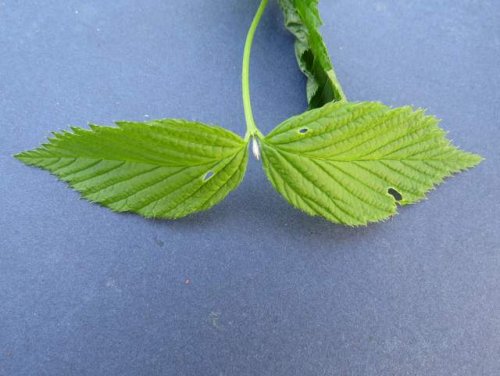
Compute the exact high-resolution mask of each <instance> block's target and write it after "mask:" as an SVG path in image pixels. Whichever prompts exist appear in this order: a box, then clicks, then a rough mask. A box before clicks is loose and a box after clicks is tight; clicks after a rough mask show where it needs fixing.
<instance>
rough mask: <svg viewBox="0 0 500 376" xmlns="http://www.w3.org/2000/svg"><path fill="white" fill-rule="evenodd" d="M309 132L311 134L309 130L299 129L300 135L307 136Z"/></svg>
mask: <svg viewBox="0 0 500 376" xmlns="http://www.w3.org/2000/svg"><path fill="white" fill-rule="evenodd" d="M307 132H309V128H301V129H299V133H300V134H306V133H307Z"/></svg>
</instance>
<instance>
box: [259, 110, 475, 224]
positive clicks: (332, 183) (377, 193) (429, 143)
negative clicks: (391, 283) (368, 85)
mask: <svg viewBox="0 0 500 376" xmlns="http://www.w3.org/2000/svg"><path fill="white" fill-rule="evenodd" d="M261 144H262V159H263V164H264V168H265V171H266V174H267V176H268V178H269V180H270V181H271V183H272V184H273V186H274V187H275V188H276V190H277V191H278V192H279V193H281V195H283V196H284V197H285V199H286V200H287V201H288V202H289V203H290V204H292V205H293V206H295V207H297V208H299V209H301V210H303V211H305V212H306V213H308V214H311V215H320V216H323V217H324V218H326V219H328V220H330V221H332V222H335V223H342V224H346V225H351V226H357V225H365V224H367V223H369V222H374V221H379V220H382V219H385V218H388V217H389V216H391V215H393V214H395V213H396V208H397V202H399V203H400V204H402V205H406V204H412V203H414V202H417V201H419V200H421V199H422V198H424V197H425V194H426V192H427V191H429V190H430V189H431V188H432V187H433V186H434V185H436V184H438V183H440V182H441V181H442V180H443V178H444V177H447V176H449V175H451V174H453V173H456V172H458V171H461V170H465V169H467V168H470V167H472V166H474V165H476V164H478V163H479V162H480V161H481V157H479V156H477V155H474V154H470V153H466V152H463V151H460V150H459V149H457V148H456V147H454V146H453V145H451V144H450V142H449V141H448V140H447V139H446V137H445V132H444V131H443V130H442V129H440V128H439V127H438V120H437V119H436V118H434V117H432V116H427V115H425V114H424V112H423V111H422V110H417V111H414V110H413V109H412V108H410V107H402V108H396V109H391V108H390V107H388V106H385V105H383V104H381V103H376V102H361V103H342V102H340V103H330V104H327V105H325V106H324V107H322V108H320V109H316V110H312V111H309V112H306V113H304V114H302V115H299V116H296V117H293V118H291V119H288V120H286V121H285V122H283V123H282V124H280V125H279V126H278V127H277V128H275V129H274V130H273V131H272V132H271V133H270V134H269V135H268V136H266V137H265V138H264V139H262V141H261ZM398 200H399V201H398Z"/></svg>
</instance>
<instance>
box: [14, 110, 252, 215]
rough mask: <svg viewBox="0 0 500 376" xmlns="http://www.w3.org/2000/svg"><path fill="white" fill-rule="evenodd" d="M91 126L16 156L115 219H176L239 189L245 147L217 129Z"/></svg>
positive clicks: (174, 123) (169, 123)
mask: <svg viewBox="0 0 500 376" xmlns="http://www.w3.org/2000/svg"><path fill="white" fill-rule="evenodd" d="M117 125H118V127H102V126H96V125H91V126H90V130H85V129H81V128H73V129H72V130H73V133H71V132H62V133H55V134H54V138H52V139H50V140H49V142H48V143H47V144H44V145H42V146H41V147H39V148H38V149H35V150H32V151H27V152H23V153H20V154H18V155H17V156H16V157H17V158H18V159H20V160H21V161H23V162H24V163H26V164H28V165H33V166H37V167H41V168H44V169H46V170H49V171H51V172H52V173H54V174H55V175H57V176H58V177H59V178H60V179H62V180H64V181H66V182H68V183H69V184H70V185H71V186H72V187H73V188H75V189H76V190H77V191H79V192H81V193H82V195H83V196H84V197H85V198H87V199H88V200H90V201H94V202H98V203H100V204H102V205H104V206H107V207H109V208H111V209H112V210H115V211H117V212H126V211H130V212H135V213H138V214H141V215H143V216H145V217H154V218H179V217H183V216H185V215H188V214H190V213H194V212H197V211H201V210H206V209H208V208H210V207H212V206H213V205H215V204H217V203H219V202H220V201H221V200H222V199H224V197H225V196H226V195H227V194H228V193H229V192H230V191H232V190H233V189H235V188H236V187H237V186H238V184H239V183H240V182H241V180H242V178H243V176H244V173H245V169H246V162H247V158H248V152H247V147H246V142H244V141H243V140H242V139H241V138H240V137H239V136H237V135H235V134H234V133H232V132H230V131H228V130H225V129H223V128H219V127H213V126H208V125H204V124H200V123H195V122H188V121H183V120H157V121H152V122H148V123H137V122H119V123H117Z"/></svg>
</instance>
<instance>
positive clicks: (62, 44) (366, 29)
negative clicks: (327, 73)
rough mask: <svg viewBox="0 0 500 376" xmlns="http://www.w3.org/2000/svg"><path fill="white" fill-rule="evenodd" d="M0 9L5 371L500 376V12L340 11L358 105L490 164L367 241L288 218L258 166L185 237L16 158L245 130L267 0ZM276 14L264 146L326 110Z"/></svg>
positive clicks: (262, 103) (269, 20) (334, 5)
mask: <svg viewBox="0 0 500 376" xmlns="http://www.w3.org/2000/svg"><path fill="white" fill-rule="evenodd" d="M178 4H180V2H178V1H173V0H168V1H160V0H154V1H153V0H151V1H142V0H120V1H112V2H111V1H98V0H92V1H83V0H81V1H76V0H69V1H68V0H47V1H43V2H42V1H35V0H24V1H22V2H21V1H13V0H4V1H0V45H1V46H2V57H1V58H0V119H1V120H0V129H1V132H0V250H1V252H0V375H2V376H3V375H9V376H10V375H50V376H58V375H207V376H211V375H214V376H222V375H259V376H262V375H287V376H289V375H298V376H304V375H498V374H500V357H499V354H500V313H499V312H500V235H499V229H500V200H498V193H499V186H500V174H499V169H498V165H499V164H500V151H499V150H500V148H499V146H498V145H499V141H500V137H499V136H500V132H499V117H500V116H499V115H500V113H499V111H500V110H499V104H500V94H499V93H500V90H499V89H500V74H499V73H500V68H499V67H500V23H499V22H498V20H499V19H500V3H499V2H498V1H493V0H489V1H488V0H483V1H477V0H439V1H437V0H436V1H431V0H429V1H418V2H417V1H415V2H401V1H398V0H385V1H384V0H380V1H371V0H360V1H354V2H353V1H348V0H331V1H328V0H323V2H322V4H321V10H322V12H323V17H324V20H325V24H326V25H325V26H324V27H323V29H322V31H323V33H324V36H325V39H326V42H327V45H328V47H329V48H330V52H331V54H332V57H333V59H334V63H335V65H336V67H337V71H338V75H339V77H340V79H341V81H342V82H343V85H344V89H345V91H346V93H347V95H348V97H349V98H351V99H353V100H373V99H377V100H382V101H384V102H386V103H388V104H391V105H403V104H413V105H415V106H421V107H426V108H429V111H430V112H432V113H434V114H436V115H438V116H439V117H441V118H443V119H445V120H444V121H443V123H442V126H443V127H444V128H445V129H447V130H448V131H449V132H450V137H451V138H452V139H453V140H454V141H455V143H456V144H457V145H459V146H461V147H463V148H464V149H466V150H470V151H474V152H478V153H481V154H482V155H483V156H485V157H486V158H487V161H486V162H484V163H483V164H481V165H480V166H479V167H478V168H476V169H474V170H472V171H470V172H467V173H465V174H461V175H459V176H457V177H455V178H453V179H450V180H448V181H447V182H446V183H445V184H444V185H442V186H441V187H440V188H439V189H438V190H436V191H433V192H431V194H430V195H429V200H427V201H425V202H423V203H421V204H419V205H416V206H412V207H407V208H404V209H403V210H401V214H400V215H399V216H397V217H395V218H393V219H391V220H390V221H388V222H386V223H383V224H378V225H372V226H369V227H367V228H362V229H357V230H355V229H348V228H343V227H340V226H334V225H331V224H329V223H326V222H324V221H322V220H321V219H316V218H311V217H307V216H306V215H303V214H301V213H300V212H298V211H296V210H294V209H292V208H291V207H289V206H288V205H287V204H286V203H285V202H284V200H282V199H281V198H280V197H279V196H278V194H277V193H275V192H274V191H273V190H272V188H271V186H270V184H268V182H267V181H266V178H265V176H264V173H263V172H262V171H261V168H260V166H259V164H258V163H257V162H256V161H254V160H251V161H250V165H249V171H248V174H247V177H246V179H245V181H244V182H243V184H242V185H241V186H240V188H239V189H238V190H237V191H236V192H234V193H233V194H231V195H230V197H229V198H228V199H227V200H226V201H225V202H223V203H222V204H221V205H219V206H217V207H216V208H215V209H213V210H211V211H209V212H206V213H203V214H200V215H196V216H193V217H190V218H186V219H183V220H180V221H177V222H167V221H148V220H144V219H141V218H139V217H136V216H134V215H118V214H114V213H112V212H110V211H108V210H106V209H103V208H101V207H98V206H95V205H92V204H89V203H87V202H85V201H83V200H79V196H78V194H77V193H75V192H73V191H71V190H69V189H67V188H66V185H65V184H64V183H61V182H58V181H57V180H56V179H55V178H54V177H52V176H50V175H49V174H48V173H46V172H43V171H41V170H37V169H33V168H27V167H24V166H23V165H21V163H19V162H17V161H16V160H14V159H13V158H11V157H10V156H11V155H12V154H13V153H15V152H18V151H21V150H24V149H27V148H32V147H35V146H37V145H38V144H40V143H41V142H42V141H44V139H45V138H46V137H47V136H49V132H50V131H52V130H57V129H64V128H66V127H67V126H68V125H70V124H72V125H85V124H86V123H87V122H89V121H94V122H97V123H102V124H108V123H110V122H111V121H112V120H117V119H135V120H143V119H150V118H159V117H183V118H188V119H198V120H202V121H206V122H210V123H217V124H220V125H223V126H225V127H228V128H230V129H233V130H234V131H236V132H238V133H240V134H242V133H243V132H244V120H243V119H244V118H243V111H242V105H241V99H240V86H239V82H240V60H241V54H242V50H243V41H244V37H245V33H246V28H247V26H248V25H249V23H250V21H251V18H252V16H253V12H254V10H255V9H256V7H257V4H258V2H257V0H211V1H206V0H189V1H185V2H182V5H178ZM281 21H282V20H281V15H280V13H279V10H278V8H277V6H276V4H274V2H272V5H271V6H270V8H269V11H268V12H267V13H266V15H265V19H264V20H263V24H262V26H261V28H260V29H259V31H258V35H257V37H256V45H255V49H254V54H253V60H252V77H253V81H252V89H253V101H254V107H255V115H256V119H257V121H258V123H259V124H260V126H261V127H262V128H263V129H264V130H266V131H267V130H270V129H271V128H272V127H273V126H274V125H276V124H277V123H278V122H280V121H281V120H283V119H285V118H287V117H288V116H290V115H293V114H296V113H299V112H301V111H303V110H304V108H305V99H304V79H303V77H302V76H301V75H300V73H299V72H298V71H297V68H296V66H295V60H294V57H293V46H292V38H291V36H289V35H288V33H287V32H286V31H285V30H284V28H283V27H282V26H281Z"/></svg>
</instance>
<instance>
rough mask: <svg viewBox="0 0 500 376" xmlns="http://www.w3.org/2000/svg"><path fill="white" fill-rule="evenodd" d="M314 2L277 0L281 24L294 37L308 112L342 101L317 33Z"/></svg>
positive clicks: (318, 17) (330, 64)
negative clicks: (302, 75) (304, 78)
mask: <svg viewBox="0 0 500 376" xmlns="http://www.w3.org/2000/svg"><path fill="white" fill-rule="evenodd" d="M318 1H319V0H279V2H280V5H281V8H282V10H283V14H284V16H285V25H286V27H287V29H288V30H289V31H290V32H291V33H293V34H294V35H295V38H296V41H295V53H296V56H297V62H298V64H299V67H300V69H301V70H302V72H304V74H305V75H306V76H307V101H308V103H309V108H310V109H313V108H318V107H321V106H323V105H324V104H326V103H329V102H332V101H341V100H343V99H345V96H344V93H343V92H342V88H341V86H340V85H339V83H338V81H337V77H336V76H335V72H334V70H333V66H332V63H331V61H330V57H329V56H328V51H327V49H326V46H325V44H324V42H323V38H322V37H321V34H320V33H319V30H318V29H319V27H320V26H321V23H322V22H321V18H320V15H319V11H318Z"/></svg>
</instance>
